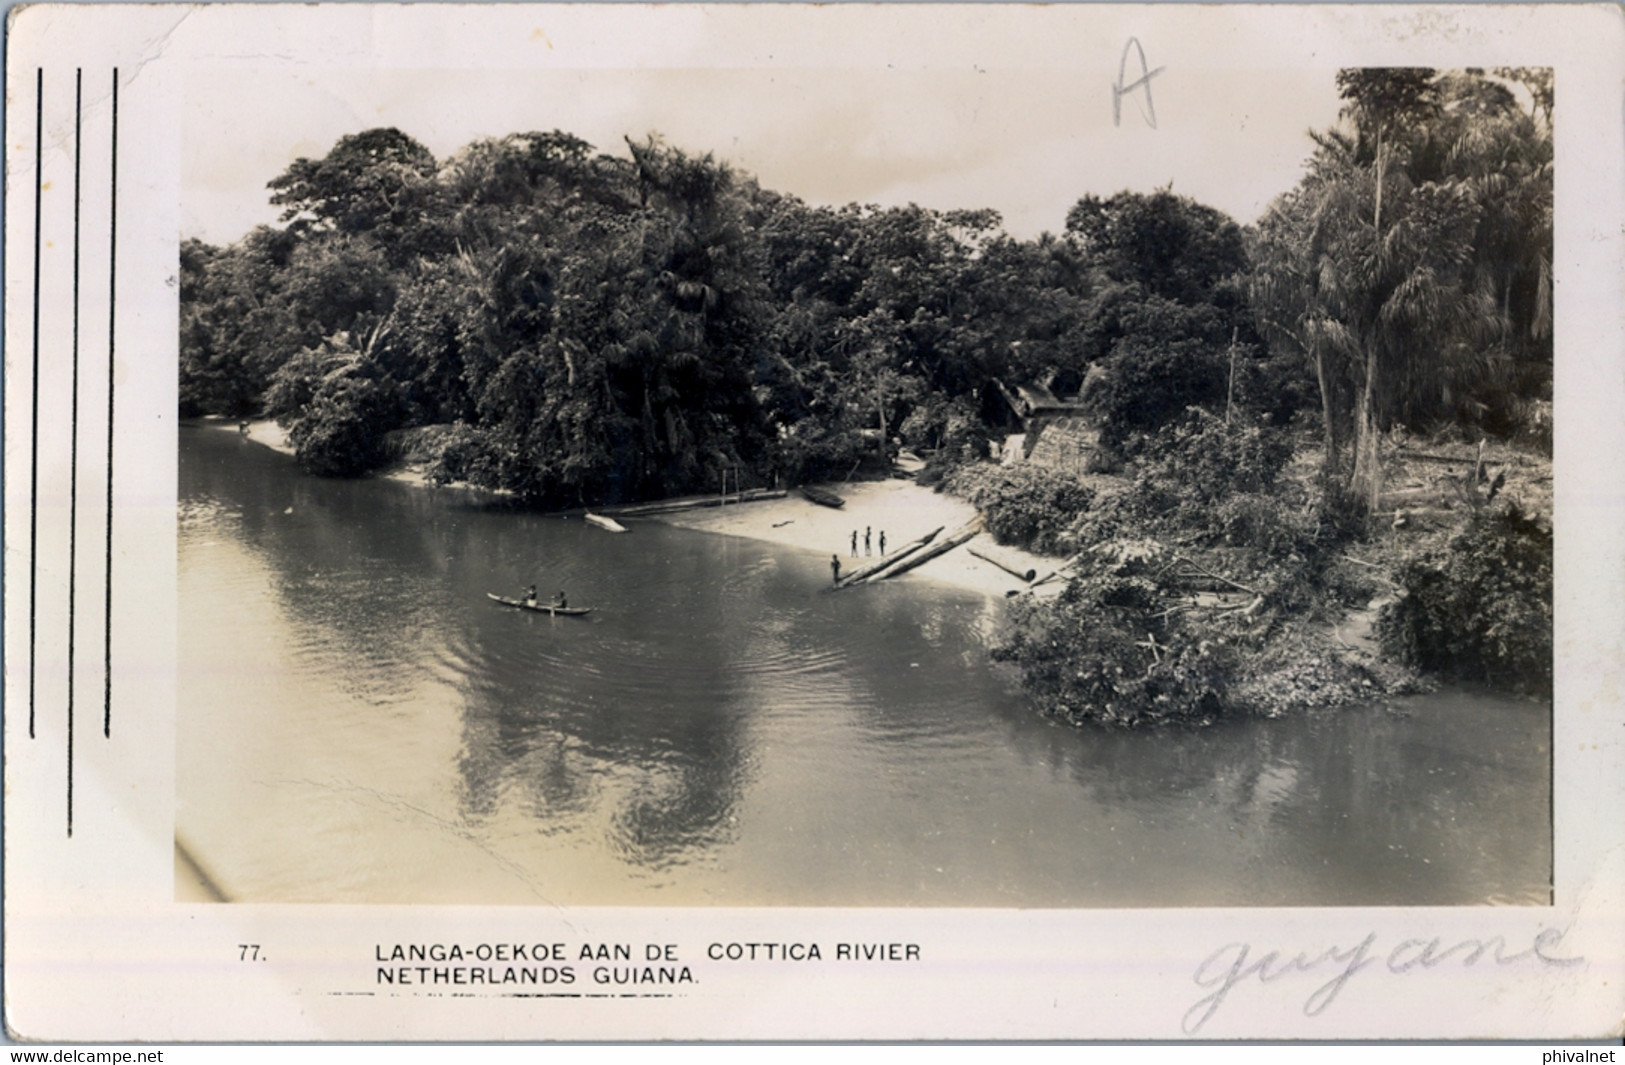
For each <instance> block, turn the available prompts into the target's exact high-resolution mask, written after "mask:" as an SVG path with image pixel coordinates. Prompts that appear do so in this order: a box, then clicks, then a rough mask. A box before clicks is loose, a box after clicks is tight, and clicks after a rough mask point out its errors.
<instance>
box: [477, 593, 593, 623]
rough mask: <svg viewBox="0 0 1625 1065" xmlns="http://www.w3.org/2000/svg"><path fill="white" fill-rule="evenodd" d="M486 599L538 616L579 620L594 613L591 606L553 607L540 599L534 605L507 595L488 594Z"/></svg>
mask: <svg viewBox="0 0 1625 1065" xmlns="http://www.w3.org/2000/svg"><path fill="white" fill-rule="evenodd" d="M485 597H486V598H487V599H490V600H493V601H495V602H498V603H501V604H502V605H503V606H512V607H518V608H519V609H520V610H534V611H536V613H538V614H557V615H562V616H563V617H567V618H578V617H580V616H581V615H583V614H591V613H592V607H590V606H553V605H552V604H550V603H544V602H542V601H541V600H540V599H538V600H537V601H536V602H534V603H527V602H525V601H524V600H523V599H510V598H508V597H507V596H505V595H495V594H493V593H491V592H486V593H485Z"/></svg>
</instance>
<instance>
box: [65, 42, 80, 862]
mask: <svg viewBox="0 0 1625 1065" xmlns="http://www.w3.org/2000/svg"><path fill="white" fill-rule="evenodd" d="M83 105H84V71H83V70H75V71H74V72H73V393H72V396H73V398H72V405H71V407H70V410H71V414H70V416H69V418H68V428H69V432H70V433H71V434H72V435H71V442H70V444H69V446H68V836H69V837H70V838H71V837H72V836H73V650H74V647H73V645H74V636H75V617H74V602H75V593H76V591H77V578H78V575H79V567H78V565H77V559H78V550H79V544H78V532H79V207H80V182H79V175H80V165H79V164H80V161H81V156H82V154H83V153H82V152H81V151H80V148H81V143H82V142H81V137H80V135H81V132H82V130H83V122H82V119H83V114H84V107H83Z"/></svg>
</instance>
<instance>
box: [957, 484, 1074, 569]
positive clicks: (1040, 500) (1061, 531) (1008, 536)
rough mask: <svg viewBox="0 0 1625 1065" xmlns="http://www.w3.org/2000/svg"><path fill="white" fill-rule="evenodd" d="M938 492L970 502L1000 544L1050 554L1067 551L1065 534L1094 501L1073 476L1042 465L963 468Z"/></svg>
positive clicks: (1067, 543) (1067, 541)
mask: <svg viewBox="0 0 1625 1065" xmlns="http://www.w3.org/2000/svg"><path fill="white" fill-rule="evenodd" d="M941 488H942V489H945V490H947V491H949V492H951V493H953V494H954V495H957V496H961V497H963V498H965V499H968V500H969V501H970V502H971V503H972V504H974V505H975V506H976V508H977V509H978V510H980V511H981V512H982V518H983V520H984V522H985V523H986V525H987V530H988V532H990V533H992V534H993V538H994V539H995V540H997V541H998V542H999V543H1001V544H1012V545H1015V546H1017V547H1023V548H1026V549H1027V550H1029V551H1037V552H1039V553H1040V554H1051V555H1054V554H1064V553H1066V551H1067V550H1068V545H1069V543H1070V540H1069V538H1068V536H1067V531H1068V530H1069V529H1070V528H1071V526H1072V524H1073V523H1074V522H1075V521H1076V520H1077V517H1078V515H1079V514H1082V513H1083V512H1085V511H1087V510H1088V509H1089V504H1090V503H1091V502H1092V501H1093V499H1094V492H1092V491H1091V490H1090V489H1089V488H1087V487H1085V486H1084V485H1083V484H1080V483H1079V482H1078V479H1077V478H1075V477H1072V476H1070V475H1068V474H1064V473H1060V472H1058V471H1056V470H1052V469H1049V468H1047V467H1044V466H1029V465H1022V466H1010V467H1003V466H992V465H987V464H981V465H977V466H964V467H961V468H959V469H957V470H955V471H954V472H953V473H951V474H949V475H948V476H947V477H946V478H945V479H944V480H943V482H942V486H941Z"/></svg>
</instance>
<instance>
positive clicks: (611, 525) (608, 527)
mask: <svg viewBox="0 0 1625 1065" xmlns="http://www.w3.org/2000/svg"><path fill="white" fill-rule="evenodd" d="M587 523H588V524H590V525H596V526H598V527H599V528H600V529H603V530H604V531H605V532H625V531H626V526H624V525H622V524H621V523H620V522H618V521H616V520H615V519H614V518H606V517H604V516H603V515H602V514H588V515H587Z"/></svg>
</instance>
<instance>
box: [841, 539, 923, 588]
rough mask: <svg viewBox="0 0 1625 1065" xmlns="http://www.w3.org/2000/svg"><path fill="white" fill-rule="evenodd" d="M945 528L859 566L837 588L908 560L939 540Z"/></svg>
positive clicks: (842, 579)
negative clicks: (905, 559) (938, 535)
mask: <svg viewBox="0 0 1625 1065" xmlns="http://www.w3.org/2000/svg"><path fill="white" fill-rule="evenodd" d="M945 528H947V526H945V525H938V526H937V527H936V528H935V529H932V530H931V531H930V532H928V533H926V534H925V535H924V536H922V537H920V538H919V539H918V540H910V541H909V542H908V543H906V544H904V545H903V546H902V547H899V548H898V549H897V550H895V551H893V552H891V553H890V554H887V555H882V556H881V557H880V558H877V559H875V560H874V561H873V562H871V563H869V564H868V565H866V566H859V567H858V568H857V569H855V570H853V571H852V572H851V573H848V574H847V575H846V576H844V577H842V578H841V579H840V580H838V581H836V582H835V587H837V588H845V587H847V586H848V585H852V584H856V583H857V582H858V581H861V580H863V579H864V578H865V577H867V576H869V575H870V574H871V573H879V572H880V571H881V570H883V569H885V568H886V567H887V566H890V565H891V564H892V563H894V562H896V561H898V560H899V559H902V558H906V557H907V556H909V555H912V554H913V553H914V552H916V551H918V550H919V549H920V548H922V547H924V546H925V545H926V544H928V543H930V542H931V541H932V540H935V539H936V538H937V534H938V533H940V532H941V531H942V530H943V529H945Z"/></svg>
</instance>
